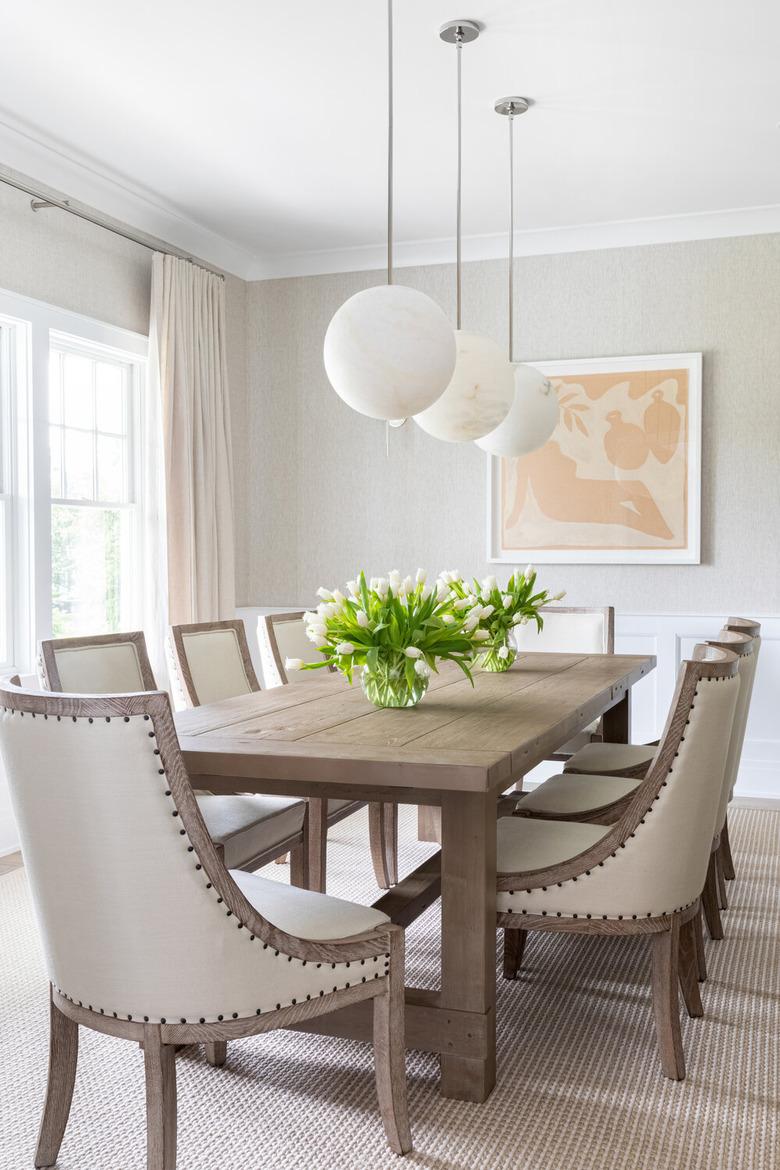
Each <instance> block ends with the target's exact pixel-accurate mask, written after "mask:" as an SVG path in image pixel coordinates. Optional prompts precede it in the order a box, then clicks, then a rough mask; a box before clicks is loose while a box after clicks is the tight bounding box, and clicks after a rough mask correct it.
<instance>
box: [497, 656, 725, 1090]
mask: <svg viewBox="0 0 780 1170" xmlns="http://www.w3.org/2000/svg"><path fill="white" fill-rule="evenodd" d="M739 691H740V676H739V670H738V658H737V656H736V655H735V654H733V653H731V652H730V651H728V650H722V649H720V648H717V647H712V646H697V647H696V649H695V651H694V656H693V659H692V660H691V661H688V662H685V663H684V664H683V668H682V670H681V672H680V677H679V680H678V684H677V690H676V693H675V697H674V700H673V703H672V707H671V710H670V713H669V717H668V720H667V724H666V729H665V731H664V735H663V737H662V740H661V746H660V748H659V750H658V752H657V754H656V755H655V758H654V759H653V762H652V765H651V767H650V769H649V771H648V773H647V776H646V778H645V779H644V781H642V782H641V783H639V784H638V786H635V788H634V791H633V795H632V797H631V799H630V800H629V801H628V803H627V804H626V805H625V808H624V811H623V812H622V813H621V815H620V816H619V818H618V819H617V821H615V822H614V823H612V824H607V825H604V824H598V823H592V822H588V821H586V820H562V819H546V820H541V819H537V818H533V817H527V816H526V817H523V816H507V817H502V818H500V819H499V822H498V869H499V875H498V897H497V912H498V919H497V921H498V925H499V926H500V927H502V928H503V929H504V931H505V944H504V945H505V950H504V973H505V975H506V977H507V978H510V979H511V978H514V976H515V974H516V972H517V969H518V966H519V963H520V960H521V957H522V953H523V946H524V944H525V940H526V937H527V933H528V931H529V930H545V931H551V930H552V931H569V932H583V933H588V934H607V935H634V934H646V935H648V936H649V938H650V940H651V945H652V960H653V964H652V969H653V975H652V988H653V1009H654V1014H655V1023H656V1032H657V1037H658V1046H659V1050H660V1056H661V1065H662V1068H663V1071H664V1073H665V1074H666V1075H667V1076H669V1077H671V1078H673V1079H676V1080H681V1079H683V1077H684V1076H685V1060H684V1056H683V1050H682V1039H681V1032H680V1021H679V1014H678V1009H677V984H678V979H679V981H680V983H681V986H682V990H683V997H684V999H685V1003H686V1006H687V1008H688V1012H689V1014H690V1015H694V1016H695V1015H701V1012H702V1008H701V999H700V996H699V989H698V982H697V937H696V935H697V931H696V916H697V912H698V907H699V896H700V894H701V891H702V888H703V887H704V883H705V878H706V875H707V868H708V862H709V858H710V850H711V846H712V839H713V836H714V835H715V832H716V822H717V818H718V814H719V808H720V804H721V796H722V790H723V784H724V773H725V763H726V758H727V755H728V751H729V743H730V738H731V730H732V725H733V722H734V717H735V711H736V706H737V699H738V695H739ZM590 779H596V780H597V781H598V780H600V779H604V780H605V781H606V783H607V784H608V785H612V784H614V783H615V781H616V779H617V778H615V777H606V778H589V780H588V783H590ZM573 782H576V778H573ZM624 783H625V784H627V785H628V784H631V783H632V781H624ZM613 797H614V793H613V794H612V796H611V799H612V798H613Z"/></svg>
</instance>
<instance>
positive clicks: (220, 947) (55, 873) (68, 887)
mask: <svg viewBox="0 0 780 1170" xmlns="http://www.w3.org/2000/svg"><path fill="white" fill-rule="evenodd" d="M151 730H152V727H151V723H150V721H149V720H147V719H145V718H144V717H143V716H133V717H130V718H129V720H128V721H127V722H125V720H124V719H123V718H112V719H111V720H110V722H107V721H106V720H105V719H95V720H94V722H91V721H88V720H87V719H86V718H79V719H76V720H71V719H70V718H68V719H62V720H61V721H59V720H57V719H53V718H51V719H43V718H42V717H38V718H33V717H32V716H31V715H29V714H27V715H21V714H20V713H18V712H17V713H13V712H11V711H10V710H9V711H0V747H1V748H2V755H3V761H4V764H5V770H6V775H7V777H8V781H9V785H10V789H11V796H12V800H13V805H14V811H15V814H16V820H17V824H18V827H19V834H20V839H21V842H22V849H23V852H24V857H25V864H26V869H27V874H28V878H29V882H30V888H31V891H32V896H33V900H34V904H35V909H36V914H37V917H38V922H39V926H40V929H41V934H42V938H43V950H44V958H45V966H46V970H47V973H48V976H49V978H50V979H51V981H52V983H53V984H54V986H55V987H57V988H58V989H59V990H60V991H62V992H63V993H64V994H65V995H67V996H69V997H70V998H71V999H73V1000H75V1001H76V1002H81V1003H83V1004H84V1005H85V1006H89V1005H91V1006H92V1008H93V1010H95V1011H100V1010H102V1011H104V1012H106V1013H108V1014H111V1013H112V1012H116V1013H117V1014H118V1015H121V1016H123V1017H124V1018H125V1019H126V1018H127V1017H128V1016H132V1018H133V1019H134V1020H137V1019H140V1020H143V1019H144V1017H148V1018H149V1020H150V1021H153V1022H156V1021H159V1020H161V1019H163V1018H165V1019H171V1020H172V1019H175V1020H181V1019H185V1020H187V1021H193V1020H195V1021H197V1020H199V1019H205V1020H215V1019H217V1018H218V1017H219V1016H221V1015H222V1016H225V1017H226V1018H230V1017H231V1016H232V1015H233V1014H234V1013H236V1014H237V1015H238V1016H239V1017H247V1016H253V1015H255V1013H256V1012H257V1011H261V1012H262V1011H268V1010H269V1009H273V1008H275V1007H276V1006H277V1004H281V1005H282V1006H284V1005H287V1004H290V1003H291V1002H292V1000H293V999H301V998H305V997H306V996H307V995H312V996H315V995H318V994H319V992H320V991H321V990H322V991H324V992H330V991H332V990H333V989H334V987H345V986H346V984H347V983H349V982H350V981H354V980H355V977H356V972H355V969H354V965H353V966H352V967H351V968H348V967H346V964H339V965H337V966H336V967H335V968H334V967H332V966H331V965H330V964H323V966H322V968H318V967H317V965H316V964H315V963H308V964H306V965H305V966H304V965H303V963H302V962H301V961H299V960H297V959H292V960H291V961H288V958H287V956H285V955H284V954H279V955H276V954H275V953H274V950H273V949H272V948H270V947H269V948H268V949H265V948H264V947H263V945H262V944H261V943H259V942H258V941H257V940H255V941H252V940H251V936H250V932H249V931H248V930H237V929H236V926H237V923H236V919H235V918H233V917H227V915H226V914H225V908H224V905H221V904H220V903H219V902H218V900H217V897H218V896H217V893H216V891H215V890H214V889H213V888H212V889H209V888H208V879H207V878H206V876H205V873H204V871H202V870H200V869H199V868H197V858H196V857H195V855H194V854H193V853H191V852H189V851H188V840H187V836H186V833H183V831H182V824H181V818H180V817H178V816H173V815H172V814H173V813H174V812H175V811H176V810H175V808H174V806H173V803H172V799H171V797H169V796H166V777H165V775H164V774H163V775H161V774H160V771H159V766H160V757H159V756H158V755H155V754H154V747H155V739H154V737H153V736H150V731H151ZM243 880H244V879H243V878H242V881H243ZM252 890H253V891H255V890H256V891H257V894H256V895H255V893H254V892H253V895H252V896H253V898H256V904H257V906H258V908H259V909H260V910H261V912H264V905H265V899H266V896H267V897H268V899H269V906H270V907H271V911H272V913H274V914H280V913H282V912H284V911H283V910H282V909H281V908H282V907H285V908H288V909H289V908H290V907H292V906H293V904H294V900H295V899H296V898H298V897H300V898H301V899H302V901H301V906H302V907H304V909H302V910H301V911H300V914H301V916H302V917H301V919H299V920H300V921H302V920H303V919H304V918H305V920H306V921H307V922H310V923H311V924H312V926H311V928H312V929H315V927H316V929H318V930H319V929H321V930H324V931H326V932H327V933H329V934H330V936H331V937H334V936H335V935H337V934H339V935H348V934H349V933H350V931H353V930H355V929H356V928H357V927H356V922H358V923H359V925H360V929H362V928H363V925H364V924H365V923H367V922H381V921H382V916H381V915H379V914H377V913H376V912H374V911H368V910H365V909H364V908H358V909H357V910H353V908H352V907H350V906H345V907H343V915H344V917H343V927H342V926H341V924H340V922H339V921H338V916H339V915H340V914H341V912H342V908H341V906H340V904H339V903H338V902H337V901H336V900H335V899H330V898H328V899H324V900H323V902H322V903H321V907H322V908H321V909H320V910H316V911H315V910H314V909H313V907H314V904H315V903H314V901H313V900H315V899H318V898H320V897H323V896H322V895H317V894H312V893H309V892H306V891H300V890H297V889H292V888H289V889H287V890H285V891H284V892H282V891H281V890H275V889H274V890H267V889H266V886H265V884H264V883H263V884H258V885H255V884H254V883H253V884H252ZM289 912H290V915H291V916H292V911H291V910H290V911H289ZM372 916H373V917H372ZM289 921H292V917H291V918H290V919H289ZM296 921H298V920H296ZM360 972H361V977H362V976H363V975H365V976H366V977H367V978H372V977H373V976H374V975H375V974H380V975H381V974H384V959H383V958H382V957H380V958H379V959H378V960H376V961H375V960H373V959H372V960H366V964H365V967H362V966H361V967H360Z"/></svg>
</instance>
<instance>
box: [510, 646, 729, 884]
mask: <svg viewBox="0 0 780 1170" xmlns="http://www.w3.org/2000/svg"><path fill="white" fill-rule="evenodd" d="M737 670H738V659H737V656H736V654H734V653H732V652H731V651H730V650H721V649H720V648H718V647H714V646H703V645H698V646H696V647H695V648H694V651H693V658H692V659H691V660H689V661H687V662H686V664H685V670H684V671H683V672H682V673H681V675H680V679H679V681H678V684H677V690H676V692H675V696H674V699H673V701H672V705H671V708H670V711H669V717H668V719H667V722H666V727H665V729H664V733H663V735H662V736H661V747H660V748H659V750H658V752H657V753H656V756H655V759H654V760H653V763H652V766H651V768H650V771H649V772H648V774H647V777H646V779H645V780H644V781H643V782H642V784H641V785H640V787H639V788H638V789H637V791H636V793H635V794H634V796H633V798H632V800H631V803H630V804H629V806H628V807H627V809H626V810H625V812H624V813H623V815H622V816H621V818H620V820H618V821H616V822H615V824H614V825H613V826H612V827H611V828H610V830H609V832H607V833H606V834H605V835H604V836H603V837H601V838H600V839H599V840H598V841H596V842H595V844H593V845H591V846H590V847H589V848H588V849H585V850H583V852H581V853H577V854H575V855H574V857H568V858H567V859H566V860H565V861H561V862H557V863H556V864H555V865H550V866H546V867H545V868H543V869H534V870H526V871H524V872H520V873H511V874H507V873H500V874H498V877H497V884H498V889H499V890H509V891H510V892H514V891H515V890H526V891H528V892H530V891H531V890H533V889H540V888H541V889H544V888H545V887H547V886H554V885H557V884H558V883H559V882H565V881H572V880H575V881H576V879H577V878H578V877H581V876H583V875H587V874H589V872H590V871H591V870H592V869H595V868H596V866H598V865H601V864H603V863H604V862H605V861H606V860H607V858H608V857H611V856H613V855H614V854H615V853H616V852H617V850H618V849H622V848H624V847H625V843H626V841H627V840H628V838H629V837H630V836H631V834H632V833H634V832H635V831H636V828H637V826H638V825H640V824H641V823H642V821H643V820H644V818H645V816H646V815H647V813H648V811H649V810H650V807H651V805H652V804H653V801H654V800H655V798H656V797H657V795H658V793H659V792H660V790H661V787H662V786H663V784H664V783H665V781H666V777H667V776H668V774H669V770H670V768H671V766H672V763H673V761H674V758H675V756H676V754H677V751H678V749H679V746H680V741H681V740H682V736H683V732H684V730H685V725H686V722H687V720H688V714H689V712H690V709H691V703H692V702H693V697H694V694H695V693H696V687H697V686H698V683H699V680H700V679H702V678H730V677H731V676H733V675H735V674H736V673H737Z"/></svg>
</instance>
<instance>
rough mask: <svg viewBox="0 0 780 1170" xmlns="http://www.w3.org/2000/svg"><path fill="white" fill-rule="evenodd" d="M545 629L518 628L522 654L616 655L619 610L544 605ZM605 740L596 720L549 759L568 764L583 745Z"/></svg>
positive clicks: (541, 611)
mask: <svg viewBox="0 0 780 1170" xmlns="http://www.w3.org/2000/svg"><path fill="white" fill-rule="evenodd" d="M539 612H540V614H541V615H542V617H543V619H544V626H543V628H542V629H541V630H540V631H539V630H537V628H536V626H535V625H534V624H533V623H531V622H529V623H528V624H527V625H524V626H515V628H514V635H515V639H516V641H517V645H518V649H519V650H521V651H522V650H528V651H535V652H537V653H547V654H578V653H579V654H614V653H615V610H614V607H613V606H611V605H606V606H601V607H597V608H592V607H587V606H562V605H543V606H542V607H541V609H540V610H539ZM602 738H603V732H602V722H601V720H600V719H596V720H594V721H593V723H590V724H589V725H588V726H587V727H585V728H583V730H582V731H579V732H578V733H577V734H576V735H575V736H574V737H573V738H572V739H570V740H569V741H568V742H567V743H565V744H562V745H561V746H560V748H558V750H557V751H556V752H554V753H553V754H552V755H550V756H549V757H548V758H549V759H551V760H568V758H569V757H570V756H571V755H573V754H574V752H576V751H578V750H579V749H580V748H581V747H583V745H585V744H589V743H593V742H594V741H598V740H601V739H602Z"/></svg>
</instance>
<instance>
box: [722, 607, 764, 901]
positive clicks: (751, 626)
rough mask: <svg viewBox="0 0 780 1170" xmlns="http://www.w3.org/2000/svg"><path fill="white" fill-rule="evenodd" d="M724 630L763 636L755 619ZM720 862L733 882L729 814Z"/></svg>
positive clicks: (736, 620)
mask: <svg viewBox="0 0 780 1170" xmlns="http://www.w3.org/2000/svg"><path fill="white" fill-rule="evenodd" d="M724 629H726V630H733V631H734V633H738V634H749V635H750V637H751V638H758V637H760V635H761V622H757V621H755V620H754V619H753V618H741V617H730V618H726V622H725V625H724ZM720 861H721V867H722V870H723V877H724V880H725V881H727V882H733V881H734V878H735V877H736V872H735V870H734V858H733V857H732V856H731V842H730V841H729V818H728V814H726V820H725V821H724V823H723V828H722V830H721V834H720Z"/></svg>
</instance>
